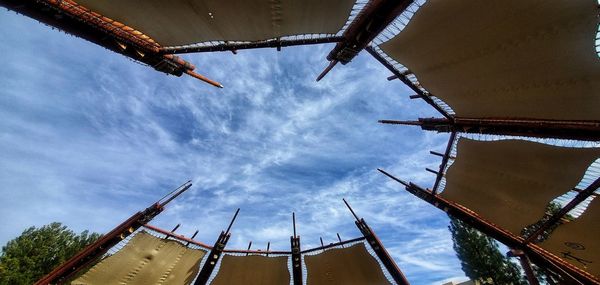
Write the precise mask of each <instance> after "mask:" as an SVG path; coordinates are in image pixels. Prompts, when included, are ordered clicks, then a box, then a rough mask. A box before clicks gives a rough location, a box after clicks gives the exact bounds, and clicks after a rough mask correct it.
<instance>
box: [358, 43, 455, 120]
mask: <svg viewBox="0 0 600 285" xmlns="http://www.w3.org/2000/svg"><path fill="white" fill-rule="evenodd" d="M366 50H367V52H368V53H369V54H370V55H372V56H373V58H375V59H376V60H377V61H379V63H381V64H382V65H383V66H385V67H386V68H387V69H388V70H389V71H391V72H392V73H393V74H394V75H393V76H391V77H388V80H389V79H393V78H398V79H399V80H400V81H402V83H404V84H405V85H406V86H408V87H409V88H410V89H412V90H413V91H415V92H416V93H417V95H418V96H419V98H422V99H423V100H424V101H425V102H427V104H429V105H431V106H432V107H433V108H434V109H436V110H437V111H438V112H440V114H442V115H443V116H444V117H446V118H447V119H448V120H450V121H452V119H453V117H452V116H451V115H450V114H449V113H448V112H447V111H446V110H444V108H442V107H441V106H440V105H438V104H437V103H435V101H433V99H432V98H431V94H427V93H425V92H424V91H423V90H421V88H419V87H418V86H417V85H415V84H414V83H413V82H412V81H410V79H408V77H407V76H406V75H407V73H406V72H401V71H399V70H398V69H396V68H395V67H394V66H393V65H392V64H391V63H390V62H388V61H387V60H386V59H385V58H383V57H382V56H381V55H380V54H379V53H377V51H376V50H375V49H373V47H370V46H368V47H366Z"/></svg>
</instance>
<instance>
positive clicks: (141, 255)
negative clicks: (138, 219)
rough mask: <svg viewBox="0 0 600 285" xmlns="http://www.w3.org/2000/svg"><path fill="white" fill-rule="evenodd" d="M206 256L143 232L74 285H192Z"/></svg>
mask: <svg viewBox="0 0 600 285" xmlns="http://www.w3.org/2000/svg"><path fill="white" fill-rule="evenodd" d="M205 254H206V251H204V250H197V249H190V248H187V247H185V246H183V245H182V244H181V243H179V242H176V241H172V240H165V239H160V238H157V237H154V236H152V235H150V234H148V233H146V232H139V233H137V234H136V235H135V236H134V237H133V238H132V239H131V240H130V241H129V243H127V245H125V246H124V247H123V248H122V249H121V250H119V251H118V252H117V253H115V254H114V255H111V256H109V257H107V258H105V259H104V260H102V261H100V262H99V263H98V264H96V265H94V266H93V267H92V268H91V269H89V270H88V271H87V272H86V273H84V274H83V275H82V276H80V277H79V278H77V279H76V280H75V281H73V282H71V284H73V285H105V284H133V285H136V284H139V285H148V284H190V283H191V282H192V280H193V279H194V278H195V277H196V275H197V274H198V267H199V263H200V260H201V259H202V257H203V256H204V255H205Z"/></svg>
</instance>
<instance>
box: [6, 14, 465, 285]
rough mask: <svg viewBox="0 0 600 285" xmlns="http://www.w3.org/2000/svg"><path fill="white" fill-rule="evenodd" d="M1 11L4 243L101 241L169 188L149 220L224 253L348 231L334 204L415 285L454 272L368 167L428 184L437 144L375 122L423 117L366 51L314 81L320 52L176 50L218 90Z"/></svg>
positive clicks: (440, 220) (405, 202)
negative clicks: (80, 236)
mask: <svg viewBox="0 0 600 285" xmlns="http://www.w3.org/2000/svg"><path fill="white" fill-rule="evenodd" d="M0 13H1V17H0V26H1V27H2V28H0V37H1V38H3V39H6V40H3V41H2V42H0V58H1V59H2V61H3V62H4V67H3V68H2V69H0V85H1V86H3V88H2V89H1V90H0V118H1V120H0V131H1V134H0V159H1V161H2V164H1V165H0V182H1V183H2V185H3V187H2V188H1V190H0V195H2V197H3V201H5V203H4V204H5V205H6V206H5V207H3V208H1V209H0V215H2V216H3V217H7V219H6V220H5V221H4V224H3V226H2V227H1V228H0V242H2V243H4V242H6V241H7V240H9V239H11V238H13V237H15V236H17V235H18V234H19V233H20V232H21V231H22V230H23V229H25V228H26V227H28V226H30V225H37V226H40V225H43V224H46V223H49V222H52V221H61V222H64V223H65V224H67V225H69V226H70V227H72V228H74V229H76V230H83V229H90V230H93V231H99V232H105V231H107V230H108V229H110V228H111V227H113V226H114V225H116V224H118V223H119V222H121V221H122V220H124V219H125V218H126V217H127V216H128V215H130V214H132V213H133V212H135V211H137V210H140V209H142V208H144V207H145V206H147V205H149V204H150V203H152V202H153V201H155V200H156V199H158V198H159V197H161V196H162V195H163V194H164V193H166V192H167V191H168V190H170V189H172V188H174V187H175V186H176V185H178V184H180V183H182V182H184V181H186V180H187V179H192V180H193V183H194V186H193V188H192V190H190V192H189V193H186V194H185V195H184V196H182V197H181V198H180V199H178V200H177V201H175V202H174V203H173V204H172V205H170V206H169V208H168V209H167V211H165V212H164V213H163V214H161V215H160V216H159V217H158V218H157V219H156V220H155V221H154V222H153V223H154V224H156V225H158V226H161V227H164V228H171V227H172V226H174V225H175V224H177V223H182V224H183V226H182V227H181V230H180V232H181V233H183V234H187V235H189V234H191V233H192V232H193V231H194V230H195V229H196V228H197V229H199V230H200V233H199V235H198V237H199V239H201V240H202V241H205V242H208V243H211V242H213V241H214V239H215V238H216V237H217V235H218V233H219V231H220V229H222V228H224V227H226V225H227V223H228V221H229V219H230V218H231V216H232V215H233V212H234V211H235V209H236V208H238V207H240V208H242V211H241V213H240V216H239V218H238V221H237V222H236V224H235V226H234V228H233V237H232V240H231V242H230V245H229V246H230V247H235V248H245V247H246V245H247V243H248V241H250V240H252V241H253V244H254V245H255V246H257V247H262V246H265V245H266V243H267V242H268V241H270V242H271V243H272V248H275V249H287V248H288V247H289V244H288V243H289V238H288V237H289V235H290V234H291V212H296V214H297V217H298V230H299V233H300V235H301V236H302V240H303V246H304V247H307V248H308V247H311V246H317V245H318V244H319V237H321V236H322V237H323V238H324V240H325V241H326V242H334V241H336V240H337V237H336V233H340V235H341V236H342V237H343V238H352V237H357V236H359V235H360V233H359V232H358V230H357V229H356V227H355V226H354V223H353V218H352V216H351V215H350V213H349V212H348V211H347V210H346V209H345V206H344V204H343V203H342V201H341V199H342V198H346V199H348V201H349V202H350V203H351V204H352V205H353V207H354V208H355V210H356V212H357V213H358V214H359V215H361V216H362V217H364V218H365V219H366V220H367V222H368V223H369V224H370V225H371V227H372V228H373V229H374V230H375V231H376V232H377V234H378V235H379V236H380V238H381V239H382V241H383V243H384V244H385V245H386V246H387V247H388V249H389V250H390V252H391V253H392V255H393V256H394V258H395V259H396V261H397V262H398V263H399V265H400V267H401V268H402V269H403V271H404V272H405V274H406V275H407V276H408V278H409V279H410V280H411V282H412V283H413V284H436V283H440V282H441V281H442V280H445V279H448V278H454V276H462V273H461V272H460V267H459V264H458V262H457V260H456V258H455V256H454V252H453V251H452V249H451V240H450V235H449V233H448V231H447V230H446V226H447V219H446V217H445V215H444V214H443V213H441V212H439V211H437V210H436V209H434V208H433V207H430V206H429V205H427V204H426V203H424V202H422V201H420V200H418V199H417V198H415V197H413V196H411V195H410V194H407V193H406V192H404V191H403V190H402V188H401V187H400V186H399V185H397V184H396V183H395V182H391V181H389V179H387V178H385V177H384V176H382V175H381V174H379V173H378V172H377V171H376V168H377V167H381V168H384V169H386V170H389V171H390V172H391V173H393V174H396V175H398V176H399V177H402V178H405V179H410V180H413V181H415V182H418V183H420V184H423V185H426V186H430V185H432V184H433V179H434V177H433V175H431V174H429V173H427V172H425V171H424V167H431V168H435V167H437V164H438V163H439V160H438V159H437V158H436V157H433V156H430V155H429V154H428V151H429V150H438V151H442V150H443V149H444V147H445V144H446V140H447V136H444V135H437V134H432V133H424V132H422V131H420V130H419V129H416V128H414V129H413V128H408V127H407V128H402V127H395V126H385V125H380V124H377V120H378V119H386V118H396V119H414V118H416V117H418V116H421V117H424V116H425V117H427V116H434V115H435V113H433V111H432V110H431V108H429V107H428V106H426V105H425V104H423V103H422V102H418V101H410V100H408V98H407V97H408V95H409V94H410V93H409V91H408V89H407V88H406V87H404V86H403V85H402V84H401V83H400V82H397V81H392V82H388V81H387V80H386V77H387V76H388V75H389V74H388V72H387V71H386V70H385V68H384V67H382V66H381V65H379V63H377V62H376V61H375V60H373V59H372V58H370V57H369V56H368V54H362V55H361V56H359V57H358V58H357V59H356V60H354V61H353V62H352V63H350V64H348V65H346V66H338V67H336V68H335V69H334V70H333V71H332V72H331V73H330V74H329V75H328V76H327V77H326V78H325V79H324V80H323V81H321V82H318V83H317V82H315V81H314V78H315V77H316V75H317V74H318V73H319V72H320V71H321V69H322V68H323V67H324V65H325V61H324V57H325V55H326V53H327V52H328V51H329V49H330V48H331V46H330V45H323V46H310V47H299V48H285V49H283V50H282V51H281V52H276V51H275V50H273V49H268V50H255V51H240V52H239V54H237V55H232V54H230V53H212V54H198V55H187V56H185V57H186V59H189V60H190V61H192V62H194V63H196V65H197V66H198V70H199V71H200V72H201V73H204V74H206V75H208V76H209V77H212V78H214V79H217V80H219V81H221V82H222V83H223V84H224V85H225V89H222V90H221V89H215V88H212V87H211V86H207V85H206V84H202V83H201V82H198V81H196V80H193V79H191V78H186V77H182V78H175V77H170V76H165V75H162V74H160V73H157V72H154V71H152V70H151V69H150V68H148V67H144V66H140V65H138V64H136V63H133V62H130V61H128V60H127V59H125V58H124V57H122V56H120V55H116V54H113V53H111V52H109V51H106V50H104V49H102V48H100V47H97V46H95V45H93V44H90V43H88V42H85V41H83V40H81V39H77V38H74V37H71V36H68V35H64V34H62V33H59V32H57V31H51V30H50V29H49V28H48V27H45V26H43V25H40V24H39V23H36V22H34V21H32V20H30V19H27V18H25V17H22V16H19V15H15V14H14V13H11V12H6V11H2V12H0Z"/></svg>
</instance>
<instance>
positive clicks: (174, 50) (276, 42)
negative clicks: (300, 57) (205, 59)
mask: <svg viewBox="0 0 600 285" xmlns="http://www.w3.org/2000/svg"><path fill="white" fill-rule="evenodd" d="M343 39H344V37H339V36H330V37H323V38H314V39H308V38H307V39H293V40H281V39H271V40H266V41H258V42H248V43H227V42H225V43H221V44H217V45H209V46H184V47H163V48H161V49H160V52H161V53H166V54H181V53H195V52H215V51H238V50H242V49H257V48H279V49H281V48H282V47H289V46H301V45H316V44H328V43H337V42H340V41H342V40H343Z"/></svg>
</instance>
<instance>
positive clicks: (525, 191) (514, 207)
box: [441, 138, 600, 235]
mask: <svg viewBox="0 0 600 285" xmlns="http://www.w3.org/2000/svg"><path fill="white" fill-rule="evenodd" d="M598 157H600V149H598V148H593V149H592V148H566V147H557V146H551V145H546V144H542V143H536V142H529V141H523V140H502V141H489V142H486V141H475V140H470V139H465V138H460V140H459V141H458V148H457V158H456V160H455V161H454V163H453V164H452V165H451V166H450V168H449V169H448V171H447V173H446V188H445V190H444V192H442V194H441V195H442V197H444V198H446V199H448V200H451V201H454V202H458V203H459V204H461V205H463V206H466V207H467V208H469V209H471V210H473V211H475V212H477V213H478V214H479V215H481V216H482V217H483V218H485V219H487V220H489V221H491V222H492V223H494V224H496V225H498V226H500V227H502V228H504V229H506V230H509V231H511V232H512V233H513V234H516V235H519V234H520V232H521V230H522V229H523V228H524V227H525V226H528V225H530V224H533V223H535V222H536V221H538V220H539V219H540V218H542V216H543V215H544V211H545V209H546V206H547V205H548V203H549V202H550V201H552V200H553V199H554V198H556V197H558V196H560V195H562V194H564V193H566V192H568V191H569V190H571V189H573V188H574V187H575V186H577V184H578V183H579V181H580V180H581V178H583V175H584V173H585V171H586V169H587V168H588V167H589V166H590V165H591V164H592V162H594V160H596V159H597V158H598Z"/></svg>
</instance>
